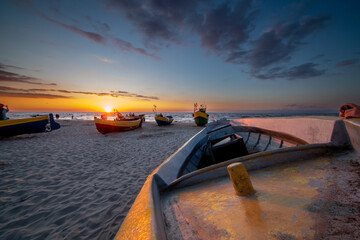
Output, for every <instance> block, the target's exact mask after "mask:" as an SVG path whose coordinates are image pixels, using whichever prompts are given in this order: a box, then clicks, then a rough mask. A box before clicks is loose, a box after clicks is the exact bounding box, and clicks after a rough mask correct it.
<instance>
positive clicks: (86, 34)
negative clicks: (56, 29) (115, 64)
mask: <svg viewBox="0 0 360 240" xmlns="http://www.w3.org/2000/svg"><path fill="white" fill-rule="evenodd" d="M39 16H41V17H42V18H44V19H45V20H46V21H48V22H51V23H53V24H55V25H58V26H60V27H62V28H65V29H67V30H70V31H72V32H73V33H76V34H78V35H81V36H83V37H86V38H88V39H90V40H91V41H94V42H96V43H99V44H105V38H104V37H103V36H102V35H100V34H98V33H94V32H87V31H84V30H81V29H80V28H78V27H75V26H71V25H67V24H65V23H61V22H58V21H56V20H54V19H52V18H49V17H48V16H46V15H44V14H41V13H39Z"/></svg>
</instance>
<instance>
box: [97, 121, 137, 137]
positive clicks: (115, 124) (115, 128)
mask: <svg viewBox="0 0 360 240" xmlns="http://www.w3.org/2000/svg"><path fill="white" fill-rule="evenodd" d="M94 122H95V126H96V129H97V130H98V131H99V132H100V133H103V134H105V133H109V132H122V131H129V130H133V129H136V128H139V127H141V125H142V118H139V117H136V118H122V119H121V120H116V119H115V120H107V119H100V118H97V117H94Z"/></svg>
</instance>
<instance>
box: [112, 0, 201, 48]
mask: <svg viewBox="0 0 360 240" xmlns="http://www.w3.org/2000/svg"><path fill="white" fill-rule="evenodd" d="M197 2H201V1H191V0H182V1H166V0H151V1H137V0H123V1H117V0H111V1H110V2H109V4H108V9H118V10H120V11H122V12H123V13H124V14H125V17H126V18H127V20H129V21H130V22H132V23H133V24H134V25H135V26H136V27H137V29H138V31H139V32H140V33H142V34H143V35H144V36H145V37H146V41H149V40H151V41H154V40H166V41H171V42H176V43H179V40H178V38H179V27H181V25H183V24H184V21H185V18H187V16H188V15H189V14H190V15H191V14H192V13H193V12H194V10H195V7H196V5H197Z"/></svg>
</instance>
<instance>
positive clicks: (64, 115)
mask: <svg viewBox="0 0 360 240" xmlns="http://www.w3.org/2000/svg"><path fill="white" fill-rule="evenodd" d="M47 114H49V112H9V113H8V114H7V116H8V117H9V118H10V119H19V118H28V117H32V116H35V115H47ZM53 114H54V115H55V114H59V116H60V119H63V120H71V119H74V120H93V119H94V116H100V114H101V113H99V112H53ZM123 114H126V113H123ZM136 114H145V119H146V121H149V122H154V121H155V120H154V113H152V112H151V113H150V112H139V113H136ZM162 114H163V115H164V116H167V115H171V116H173V117H174V120H175V122H193V121H194V120H193V116H192V113H191V112H186V113H185V112H176V113H170V112H163V113H162ZM209 115H210V119H213V118H214V119H216V120H218V119H220V118H227V119H237V118H261V117H287V116H314V115H325V116H338V113H337V112H335V111H334V112H331V111H326V112H325V111H323V112H315V111H314V112H237V113H211V112H209Z"/></svg>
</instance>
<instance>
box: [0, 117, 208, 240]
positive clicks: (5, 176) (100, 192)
mask: <svg viewBox="0 0 360 240" xmlns="http://www.w3.org/2000/svg"><path fill="white" fill-rule="evenodd" d="M58 122H59V123H60V124H61V128H60V129H59V130H56V131H52V132H48V133H38V134H25V135H19V136H15V137H11V138H6V139H0V151H1V156H0V239H112V238H113V237H114V236H115V234H116V232H117V230H118V229H119V227H120V225H121V223H122V221H123V220H124V218H125V216H126V214H127V212H128V210H129V209H130V207H131V205H132V203H133V201H134V200H135V198H136V196H137V194H138V193H139V191H140V189H141V187H142V185H143V183H144V181H145V179H146V177H147V176H148V175H149V174H150V173H151V172H152V171H153V170H154V169H155V168H156V167H157V166H158V165H159V164H161V163H162V162H163V161H164V160H165V159H166V158H168V157H169V156H170V155H171V154H173V153H174V152H175V151H176V150H177V149H178V148H180V147H181V146H182V145H183V144H184V143H185V142H186V141H187V140H188V139H190V138H191V137H192V136H193V135H194V134H196V133H197V132H199V131H200V130H201V129H202V128H200V127H196V126H195V124H194V123H191V124H190V123H177V122H176V123H175V124H173V125H170V126H165V127H158V126H157V125H156V124H155V123H154V122H145V123H144V124H143V127H142V128H140V129H136V130H133V131H128V132H119V133H111V134H106V135H102V134H100V133H98V132H97V130H96V128H95V125H94V122H93V121H84V120H74V121H71V120H62V121H58Z"/></svg>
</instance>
